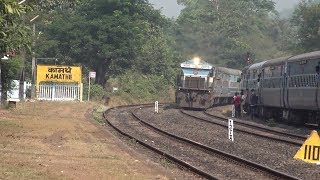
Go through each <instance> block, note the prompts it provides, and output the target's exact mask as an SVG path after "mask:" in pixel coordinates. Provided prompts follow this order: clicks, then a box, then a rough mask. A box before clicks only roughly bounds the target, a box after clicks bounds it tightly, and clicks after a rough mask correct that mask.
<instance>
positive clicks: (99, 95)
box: [83, 83, 107, 101]
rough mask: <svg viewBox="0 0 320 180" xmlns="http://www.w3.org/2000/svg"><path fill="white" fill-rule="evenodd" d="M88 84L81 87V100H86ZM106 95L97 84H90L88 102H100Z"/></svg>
mask: <svg viewBox="0 0 320 180" xmlns="http://www.w3.org/2000/svg"><path fill="white" fill-rule="evenodd" d="M88 88H89V84H88V83H85V84H84V85H83V100H87V99H88ZM106 95H107V92H106V90H105V89H104V88H103V86H101V85H99V84H91V86H90V100H95V101H100V100H102V99H103V97H105V96H106Z"/></svg>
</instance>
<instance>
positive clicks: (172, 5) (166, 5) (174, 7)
mask: <svg viewBox="0 0 320 180" xmlns="http://www.w3.org/2000/svg"><path fill="white" fill-rule="evenodd" d="M273 1H274V2H276V9H277V10H278V11H282V10H285V9H291V8H293V7H294V6H295V5H296V4H297V3H298V2H299V0H273ZM149 2H150V3H151V4H154V6H155V8H156V9H160V8H161V7H162V8H163V9H162V12H163V14H164V15H166V16H168V17H170V18H171V17H177V16H178V15H179V13H180V10H181V9H182V7H181V6H179V5H178V4H177V1H176V0H149Z"/></svg>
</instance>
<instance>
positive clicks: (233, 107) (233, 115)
mask: <svg viewBox="0 0 320 180" xmlns="http://www.w3.org/2000/svg"><path fill="white" fill-rule="evenodd" d="M231 116H232V117H233V118H234V117H235V116H236V107H235V106H234V105H232V115H231Z"/></svg>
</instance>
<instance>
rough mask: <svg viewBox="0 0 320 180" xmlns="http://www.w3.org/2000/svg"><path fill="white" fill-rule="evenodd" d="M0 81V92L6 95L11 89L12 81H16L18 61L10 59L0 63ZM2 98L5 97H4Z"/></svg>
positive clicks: (18, 67) (17, 59)
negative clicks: (0, 86) (0, 85)
mask: <svg viewBox="0 0 320 180" xmlns="http://www.w3.org/2000/svg"><path fill="white" fill-rule="evenodd" d="M0 63H1V81H2V91H3V92H4V94H7V92H9V91H10V90H11V89H12V88H13V87H12V84H11V82H12V80H14V79H17V74H18V72H19V69H20V66H21V65H20V64H21V63H20V59H19V58H12V59H10V60H7V61H1V62H0ZM4 97H7V96H6V95H5V96H4Z"/></svg>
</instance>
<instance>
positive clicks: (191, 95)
mask: <svg viewBox="0 0 320 180" xmlns="http://www.w3.org/2000/svg"><path fill="white" fill-rule="evenodd" d="M232 102H233V97H229V96H216V95H215V94H213V93H212V91H211V89H197V90H195V89H179V91H177V94H176V103H177V104H178V106H179V107H182V108H189V109H207V108H210V107H213V106H218V105H219V106H221V105H228V104H232Z"/></svg>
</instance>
